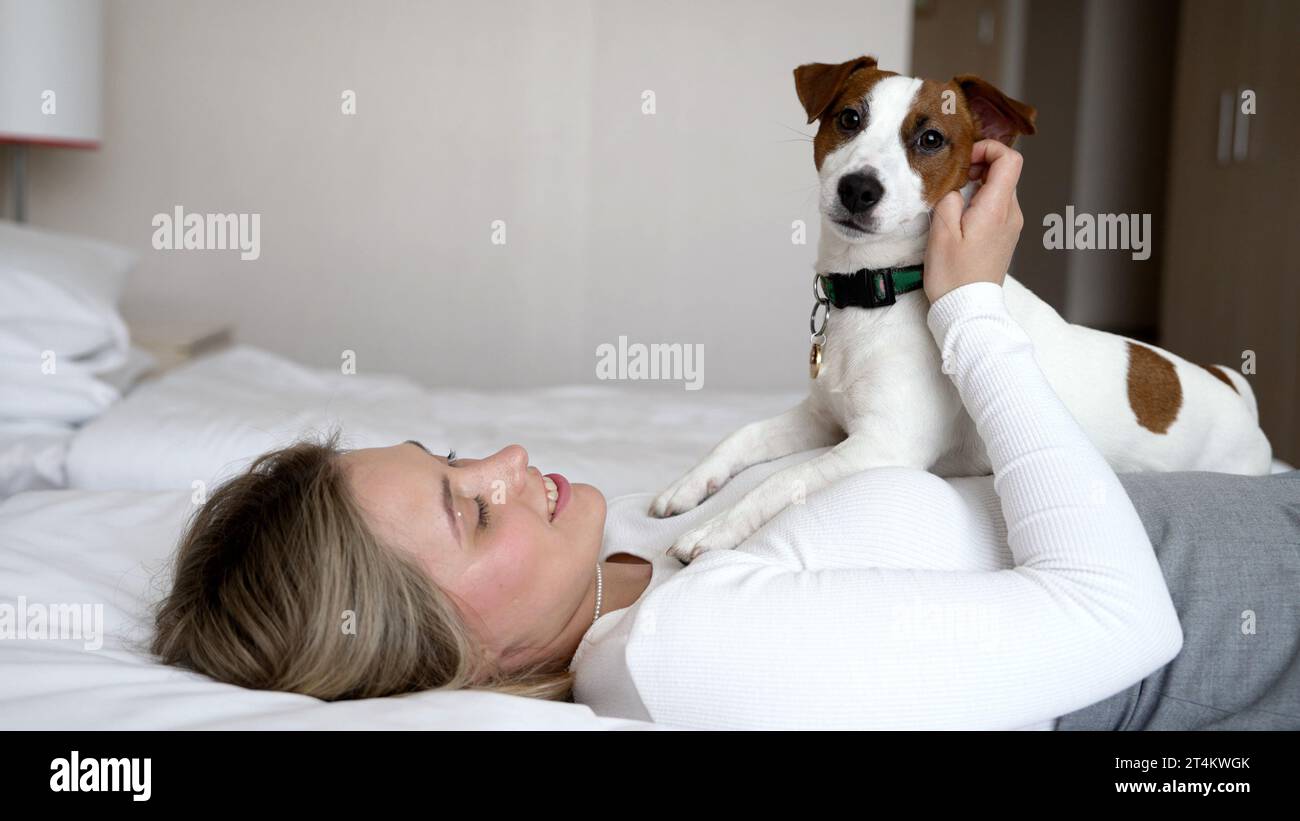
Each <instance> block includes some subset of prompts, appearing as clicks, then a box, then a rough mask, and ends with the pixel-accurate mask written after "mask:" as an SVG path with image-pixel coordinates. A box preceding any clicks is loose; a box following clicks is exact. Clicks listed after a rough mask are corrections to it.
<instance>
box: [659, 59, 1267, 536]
mask: <svg viewBox="0 0 1300 821" xmlns="http://www.w3.org/2000/svg"><path fill="white" fill-rule="evenodd" d="M794 80H795V89H796V91H797V92H798V95H799V102H800V103H802V104H803V107H804V110H805V111H806V112H807V114H808V122H809V123H810V124H811V123H812V122H813V121H815V120H820V121H821V122H820V125H819V126H818V129H817V137H816V139H815V140H814V141H813V162H814V163H815V165H816V167H817V172H818V176H819V178H820V180H821V203H820V210H821V216H822V219H821V240H820V244H819V247H818V253H817V266H816V274H817V276H816V278H815V279H814V286H813V293H814V296H815V298H816V299H817V302H816V303H815V304H814V309H813V322H812V323H811V324H813V326H814V327H813V333H814V337H813V342H814V345H813V352H812V355H811V361H810V363H809V366H810V372H811V374H810V375H811V376H812V384H811V390H810V393H809V396H808V397H807V398H806V399H805V400H803V401H802V402H801V403H800V404H799V405H797V406H796V407H794V408H792V409H791V410H789V411H786V412H785V413H783V414H781V415H779V416H776V417H773V418H771V419H766V420H763V421H759V422H753V423H750V424H748V425H746V426H745V427H743V428H741V429H740V430H738V431H736V432H735V433H733V434H731V435H730V436H728V437H727V438H726V439H724V440H723V441H722V442H721V443H720V444H719V445H718V446H717V447H715V448H714V449H713V451H712V452H711V453H710V454H709V455H708V456H707V457H706V458H705V459H704V460H703V461H702V462H700V464H699V465H697V466H696V467H694V468H692V469H691V470H690V471H689V472H688V473H687V474H686V475H685V476H683V477H682V478H681V479H679V480H677V481H676V482H675V483H673V484H672V485H671V486H670V487H669V488H668V489H667V490H665V491H664V492H663V493H662V494H660V495H659V497H658V498H657V499H655V501H654V503H653V504H652V505H651V508H650V513H651V515H654V516H660V517H663V516H672V515H675V514H678V513H682V512H684V511H687V510H690V509H692V508H694V507H695V506H696V505H698V504H699V503H700V502H701V501H702V500H703V499H705V498H706V497H707V496H709V495H710V494H712V493H714V492H715V491H716V490H717V489H718V488H720V487H721V486H722V485H723V484H724V483H725V482H726V481H727V480H728V479H730V478H731V477H732V476H734V475H736V474H737V473H739V472H740V471H741V470H744V469H745V468H746V467H749V466H750V465H753V464H757V463H759V462H765V461H768V460H771V459H776V458H779V457H782V456H785V455H787V454H791V453H795V452H797V451H801V450H811V449H814V448H822V447H827V446H830V445H834V447H833V448H832V449H831V450H829V451H827V452H826V453H824V454H821V455H819V456H817V457H815V458H813V459H810V460H808V461H805V462H802V463H800V464H798V465H794V466H792V467H790V468H787V469H786V470H784V471H781V472H780V473H777V474H775V475H773V476H771V477H769V478H768V479H767V480H766V481H764V482H763V483H762V484H760V485H759V486H758V487H756V488H754V489H753V490H752V491H750V492H749V493H748V494H747V495H746V496H745V497H744V498H743V499H741V500H740V502H739V503H738V504H736V505H735V506H734V507H732V508H731V509H730V510H728V511H726V512H724V513H721V514H719V515H718V516H715V517H714V518H713V519H711V520H709V521H708V522H706V523H705V524H704V525H703V526H701V527H699V528H696V529H694V530H691V531H689V532H687V533H685V534H683V535H682V536H681V537H680V538H679V539H678V540H677V541H676V542H675V543H674V544H673V546H672V548H670V550H669V552H670V553H671V554H673V555H674V556H676V557H677V558H678V559H679V560H682V561H689V560H691V559H693V558H694V557H695V556H697V555H698V554H700V553H702V552H704V551H707V550H725V549H730V548H732V547H735V546H736V545H737V544H739V543H740V542H741V541H743V540H744V539H745V538H747V537H748V536H749V535H750V534H752V533H753V532H754V531H756V530H758V529H759V528H760V527H762V526H763V525H764V524H765V523H766V522H767V521H768V520H770V519H771V518H772V517H773V516H775V515H776V514H777V513H779V512H780V511H781V510H783V509H784V508H785V507H786V505H787V504H789V503H791V501H792V500H793V498H794V494H793V493H792V490H793V489H794V488H799V489H800V490H801V491H802V492H803V493H813V492H816V491H817V490H819V489H821V488H823V487H826V486H827V485H830V484H831V483H833V482H835V481H836V480H837V479H840V478H843V477H846V476H849V475H852V474H854V473H857V472H859V471H863V470H867V469H869V468H874V467H883V466H888V465H896V466H904V467H913V468H917V469H921V470H929V471H932V472H933V473H936V474H938V475H939V476H977V475H987V474H989V473H990V472H991V470H992V466H991V465H990V463H989V459H988V455H987V453H986V451H985V448H984V443H983V441H982V440H981V439H980V437H979V434H978V433H977V431H976V429H975V424H974V422H973V420H972V419H971V418H970V416H969V415H968V414H967V413H966V410H965V408H964V407H963V406H962V402H961V397H960V395H959V394H958V393H957V388H956V386H954V385H953V383H952V382H951V381H950V379H949V378H948V376H947V375H946V374H944V372H943V369H942V363H941V361H940V352H939V349H938V346H937V345H935V342H934V339H933V337H932V336H931V334H930V331H929V328H928V327H927V325H926V314H927V311H928V309H929V307H930V305H929V300H928V299H927V298H926V295H925V293H924V291H923V290H921V270H920V269H921V262H922V259H923V257H924V255H925V248H926V240H927V238H928V236H929V220H930V213H931V210H932V209H933V208H934V205H935V203H937V202H938V201H939V200H940V199H941V198H942V197H943V196H944V195H945V194H947V193H948V192H950V191H954V190H962V192H963V195H964V197H965V198H966V199H967V200H969V196H970V194H971V192H972V191H973V185H974V184H971V185H968V184H967V181H968V178H969V171H970V157H971V147H972V146H973V145H974V144H975V142H977V141H979V140H982V139H996V140H998V141H1000V142H1002V143H1004V144H1006V145H1008V146H1009V145H1011V144H1012V143H1013V142H1014V141H1015V139H1016V137H1017V136H1019V135H1021V134H1026V135H1028V134H1033V133H1034V118H1035V116H1036V114H1037V112H1036V110H1035V109H1034V107H1033V106H1030V105H1026V104H1025V103H1022V102H1019V101H1017V100H1013V99H1011V98H1010V97H1007V96H1006V95H1005V94H1003V93H1002V92H1000V91H998V89H996V88H994V87H993V86H992V85H990V84H989V83H987V82H985V81H984V80H981V79H980V78H979V77H975V76H971V75H963V76H959V77H955V78H953V79H952V80H951V81H949V82H946V83H945V82H936V81H933V80H920V79H916V78H912V77H904V76H900V75H898V74H896V73H894V72H891V71H882V70H880V69H879V68H877V67H876V61H875V59H873V58H871V57H860V58H858V59H856V60H850V61H848V62H845V63H840V64H838V65H830V64H826V63H812V64H809V65H803V66H799V67H798V68H796V69H795V70H794ZM1003 291H1004V298H1005V300H1006V305H1007V310H1008V311H1009V313H1010V314H1011V316H1012V317H1014V318H1015V320H1016V322H1017V323H1019V325H1020V326H1021V327H1022V328H1024V330H1025V332H1026V333H1027V334H1028V335H1029V337H1030V339H1031V340H1032V341H1033V343H1034V353H1035V358H1036V359H1037V361H1038V363H1039V365H1040V366H1041V367H1042V369H1043V372H1044V374H1045V375H1046V377H1047V379H1048V382H1049V383H1050V384H1051V386H1052V388H1053V390H1055V392H1056V393H1057V395H1058V396H1060V398H1061V400H1062V401H1063V402H1064V403H1065V405H1066V407H1067V408H1069V410H1070V412H1071V413H1072V414H1073V415H1074V417H1075V419H1077V420H1078V422H1079V424H1080V426H1081V427H1082V428H1083V430H1084V431H1085V432H1086V433H1087V434H1088V436H1089V437H1090V438H1091V440H1092V441H1093V443H1094V444H1095V445H1096V446H1097V448H1098V449H1099V450H1100V451H1101V453H1102V454H1103V455H1104V456H1105V457H1106V459H1107V460H1108V461H1109V462H1110V464H1111V466H1112V467H1113V468H1114V469H1115V470H1116V471H1118V472H1121V473H1122V472H1129V471H1170V470H1209V471H1219V472H1225V473H1241V474H1266V473H1268V472H1269V467H1270V462H1271V457H1272V449H1271V447H1270V445H1269V442H1268V439H1267V438H1266V437H1265V435H1264V433H1263V431H1261V430H1260V428H1259V414H1258V411H1257V409H1256V405H1255V397H1254V393H1253V392H1252V391H1251V388H1250V386H1249V385H1248V384H1247V382H1246V379H1245V378H1244V377H1243V376H1242V375H1241V374H1240V373H1237V372H1235V371H1234V370H1233V369H1232V368H1228V367H1223V366H1217V365H1197V364H1194V363H1191V362H1188V361H1187V360H1185V359H1180V358H1179V357H1177V356H1175V355H1173V354H1171V353H1168V352H1166V351H1163V350H1161V349H1159V348H1156V347H1153V346H1151V345H1146V344H1143V343H1139V342H1135V341H1133V340H1130V339H1126V338H1125V337H1122V336H1117V335H1115V334H1111V333H1106V332H1103V331H1097V330H1093V329H1091V328H1085V327H1082V326H1079V325H1072V324H1070V323H1067V322H1066V321H1065V320H1064V319H1062V318H1061V316H1060V315H1059V314H1057V312H1056V311H1055V310H1054V309H1053V308H1052V307H1051V306H1050V305H1048V304H1047V303H1046V302H1043V301H1042V300H1041V299H1039V298H1038V297H1036V296H1035V295H1034V294H1033V293H1031V292H1030V291H1029V290H1028V289H1026V288H1025V286H1023V285H1021V284H1020V283H1019V282H1017V281H1016V280H1015V279H1013V278H1012V277H1010V276H1008V277H1006V281H1005V283H1004V285H1003ZM831 306H834V310H831ZM818 308H822V309H824V312H823V315H822V320H823V322H824V324H823V326H822V328H821V329H819V328H817V327H816V321H817V318H818V317H817V314H818ZM827 320H828V321H827ZM820 330H824V331H825V333H819V331H820ZM900 418H905V419H907V421H908V424H907V425H906V426H900V425H897V424H893V423H892V420H895V419H900Z"/></svg>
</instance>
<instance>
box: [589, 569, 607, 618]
mask: <svg viewBox="0 0 1300 821" xmlns="http://www.w3.org/2000/svg"><path fill="white" fill-rule="evenodd" d="M604 592H605V577H604V574H603V573H602V572H601V570H600V562H596V615H595V616H594V617H593V618H592V620H591V623H592V624H595V623H596V620H597V619H599V618H600V599H601V596H602V594H604Z"/></svg>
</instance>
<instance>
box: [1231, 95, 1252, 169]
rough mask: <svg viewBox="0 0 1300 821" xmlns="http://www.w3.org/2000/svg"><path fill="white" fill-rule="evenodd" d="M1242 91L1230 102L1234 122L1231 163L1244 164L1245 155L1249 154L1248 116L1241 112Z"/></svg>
mask: <svg viewBox="0 0 1300 821" xmlns="http://www.w3.org/2000/svg"><path fill="white" fill-rule="evenodd" d="M1244 90H1245V89H1238V91H1237V96H1236V97H1235V98H1234V99H1233V101H1232V107H1233V110H1234V111H1235V114H1234V115H1233V117H1234V120H1235V122H1236V125H1235V126H1234V127H1233V130H1232V161H1233V162H1244V161H1245V159H1246V155H1247V154H1248V153H1249V152H1250V115H1249V114H1247V113H1246V112H1244V111H1242V110H1241V109H1242V105H1241V92H1242V91H1244Z"/></svg>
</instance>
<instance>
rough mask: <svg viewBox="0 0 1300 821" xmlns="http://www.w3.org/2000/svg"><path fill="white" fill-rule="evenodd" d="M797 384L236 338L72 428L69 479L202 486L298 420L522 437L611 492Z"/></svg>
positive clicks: (350, 427) (491, 444) (411, 432)
mask: <svg viewBox="0 0 1300 821" xmlns="http://www.w3.org/2000/svg"><path fill="white" fill-rule="evenodd" d="M801 396H802V394H801V393H800V392H773V393H739V392H738V393H726V392H720V391H713V390H701V391H685V390H683V389H681V388H680V386H679V387H678V388H677V389H676V390H666V389H664V388H662V387H652V386H649V385H645V384H618V385H615V384H593V385H590V386H581V387H561V388H543V389H534V390H516V391H510V392H508V393H499V392H491V391H471V390H458V389H426V388H421V387H420V386H418V385H416V384H415V383H413V382H410V381H408V380H406V379H402V378H398V377H392V376H374V375H363V374H357V375H344V374H341V373H339V372H337V371H327V370H315V369H309V368H304V367H301V366H299V365H297V364H294V363H292V362H290V361H289V360H286V359H284V358H282V357H279V356H276V355H274V354H270V353H267V352H265V351H261V350H258V349H256V348H250V347H236V348H232V349H230V350H227V351H224V352H222V353H219V354H216V355H214V356H211V357H208V358H206V359H200V360H198V361H196V362H194V363H191V364H190V365H188V366H186V367H184V368H181V369H178V370H176V371H173V372H171V373H168V374H166V375H164V376H163V377H161V378H160V379H158V380H156V381H154V382H147V383H145V384H142V385H140V386H139V387H137V388H136V390H135V391H134V392H133V393H131V394H130V395H129V396H127V397H126V398H125V399H123V400H122V401H121V402H119V403H117V404H116V405H114V406H113V407H112V408H110V409H109V410H108V411H107V412H105V413H104V414H102V415H101V416H99V417H98V418H96V419H95V420H94V421H92V422H90V423H89V424H87V425H86V426H85V427H84V428H83V429H82V430H81V431H79V432H78V434H77V436H76V437H75V438H74V440H73V442H72V446H71V448H70V451H69V455H68V465H67V468H68V481H69V486H70V487H74V488H84V489H101V490H112V489H134V490H163V489H189V488H191V487H192V483H193V482H194V481H196V480H202V481H204V482H206V483H208V485H209V487H210V486H211V484H212V483H213V482H214V481H216V480H218V479H221V478H225V477H228V476H229V475H231V474H232V473H234V472H237V471H238V470H239V469H240V468H242V467H243V466H244V465H245V464H247V462H248V461H249V460H250V459H251V458H253V457H254V456H257V455H258V454H260V453H263V452H265V451H267V450H270V449H271V448H273V447H277V446H279V445H283V444H287V443H288V442H290V441H292V440H293V439H295V438H297V437H298V436H299V435H301V434H302V433H303V432H310V431H325V430H328V429H330V428H332V427H335V426H338V427H340V428H341V429H342V431H343V433H344V437H345V444H347V445H349V446H351V447H368V446H373V445H391V444H394V443H396V442H401V441H403V440H405V439H417V440H419V441H421V442H423V443H424V444H425V445H426V446H428V447H429V448H430V449H431V450H433V451H434V452H435V453H436V452H439V451H440V450H441V451H442V452H445V451H446V450H448V449H451V448H455V449H456V450H457V452H458V453H459V454H460V455H461V456H470V457H473V456H482V455H487V454H489V453H492V452H495V451H496V450H498V449H500V448H501V447H504V446H505V445H508V444H511V443H518V444H521V445H523V446H524V447H525V448H527V450H528V454H529V459H530V461H531V462H532V464H534V465H536V466H537V467H539V468H541V469H542V470H543V471H545V472H552V471H555V472H559V473H563V474H564V475H565V476H567V477H568V478H570V479H572V480H574V481H578V482H588V483H590V484H594V485H595V486H596V487H598V488H600V489H601V490H602V491H603V492H604V493H605V494H606V495H607V496H610V497H613V496H617V495H621V494H624V493H634V492H645V491H654V490H659V489H661V488H662V487H664V486H666V485H667V484H668V483H669V482H671V481H673V480H674V479H676V478H677V477H678V476H680V475H681V474H682V473H684V472H685V471H686V470H687V469H689V468H690V467H691V466H692V465H694V464H695V462H696V461H698V460H699V459H700V458H701V457H703V456H704V454H706V453H707V452H708V450H709V449H710V448H712V447H713V446H714V445H715V444H717V443H718V441H719V440H721V439H722V437H723V436H725V435H726V434H728V433H730V432H732V431H733V430H735V429H736V428H738V427H740V426H741V425H743V424H745V423H746V422H752V421H754V420H756V419H759V418H762V417H764V416H770V415H773V414H776V413H779V412H781V411H783V410H785V409H787V408H789V407H790V406H792V405H794V404H795V403H796V402H798V401H799V400H800V398H801Z"/></svg>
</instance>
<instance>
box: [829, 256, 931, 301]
mask: <svg viewBox="0 0 1300 821" xmlns="http://www.w3.org/2000/svg"><path fill="white" fill-rule="evenodd" d="M924 269H925V266H924V265H905V266H903V267H901V268H862V269H861V270H858V271H854V272H853V273H851V274H820V275H818V277H817V280H818V282H820V283H821V286H822V293H824V294H826V299H827V300H829V301H830V303H831V304H832V305H834V306H835V307H836V308H881V307H884V306H886V305H893V304H894V301H895V297H896V296H898V295H899V294H905V293H907V292H908V291H915V290H917V289H918V288H920V287H922V285H923V283H922V281H921V272H922V271H923V270H924Z"/></svg>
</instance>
